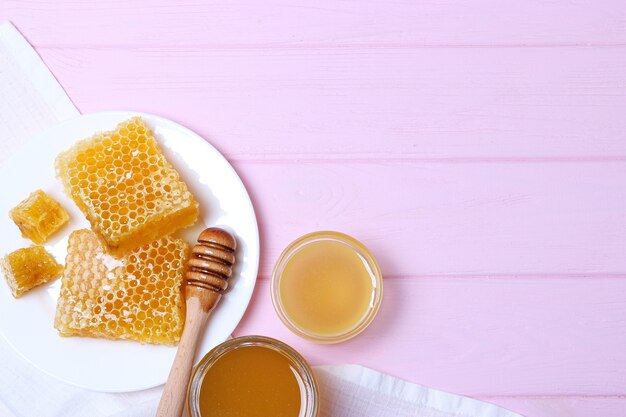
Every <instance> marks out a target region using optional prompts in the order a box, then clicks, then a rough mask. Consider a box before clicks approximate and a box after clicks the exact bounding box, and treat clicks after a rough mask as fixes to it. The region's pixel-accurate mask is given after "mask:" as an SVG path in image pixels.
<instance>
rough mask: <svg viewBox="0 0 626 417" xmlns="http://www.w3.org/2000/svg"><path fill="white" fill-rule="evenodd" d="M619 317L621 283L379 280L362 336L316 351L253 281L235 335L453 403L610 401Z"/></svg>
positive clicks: (619, 346) (624, 382) (624, 358)
mask: <svg viewBox="0 0 626 417" xmlns="http://www.w3.org/2000/svg"><path fill="white" fill-rule="evenodd" d="M624 317H626V280H624V279H614V278H599V277H596V278H594V279H580V278H556V279H553V280H546V279H541V278H508V279H489V278H456V277H449V278H442V277H439V278H412V279H404V280H395V279H388V280H385V282H384V298H383V303H382V307H381V310H380V311H379V313H378V316H377V317H376V319H375V320H374V322H373V323H372V324H371V325H370V327H369V328H368V329H366V330H365V331H364V332H363V333H362V334H360V335H359V336H357V337H356V338H355V339H352V340H350V341H348V342H344V343H340V344H337V345H320V344H315V343H312V342H307V341H304V340H302V339H300V338H298V337H297V336H295V335H294V334H292V333H291V332H290V331H289V330H288V329H287V328H286V327H285V326H284V325H283V324H282V323H281V322H280V321H279V319H278V317H277V316H276V314H275V313H274V311H273V307H272V304H271V300H270V294H269V282H268V281H267V280H261V281H259V282H257V288H256V290H255V293H254V295H253V300H252V303H251V305H250V307H249V309H248V311H247V313H246V315H245V316H244V319H243V321H242V322H241V324H240V325H239V327H238V328H237V329H236V331H235V334H236V335H245V334H262V335H268V336H273V337H276V338H278V339H281V340H284V341H285V342H287V343H289V344H290V345H292V346H293V347H295V348H296V349H297V350H298V351H300V352H301V353H302V354H303V355H304V357H305V358H306V359H307V360H309V361H310V362H311V363H312V364H314V365H316V364H328V363H332V364H340V363H357V364H361V365H364V366H368V367H370V368H373V369H377V370H379V371H383V372H387V373H389V374H391V375H395V376H398V377H401V378H404V379H407V380H409V381H412V382H415V383H419V384H423V385H426V386H430V387H433V388H437V389H442V390H446V391H451V392H455V393H459V394H463V395H470V396H479V397H481V396H484V397H489V396H510V395H515V396H519V395H541V396H546V395H547V396H553V395H586V396H589V395H591V396H593V395H616V396H617V395H623V393H624V392H626V377H625V376H624V373H623V372H621V370H623V369H626V368H625V367H626V321H625V320H624ZM499 403H500V402H499ZM501 403H502V405H507V404H513V403H514V402H511V403H509V402H508V401H503V402H501ZM511 408H512V409H514V407H512V406H511ZM520 410H522V408H520ZM526 410H530V408H523V411H526ZM529 415H532V414H529ZM589 415H593V414H589ZM596 415H602V414H596Z"/></svg>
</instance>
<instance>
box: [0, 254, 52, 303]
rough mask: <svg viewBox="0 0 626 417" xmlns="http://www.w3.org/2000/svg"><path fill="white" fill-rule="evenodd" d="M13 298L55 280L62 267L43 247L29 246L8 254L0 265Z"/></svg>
mask: <svg viewBox="0 0 626 417" xmlns="http://www.w3.org/2000/svg"><path fill="white" fill-rule="evenodd" d="M0 265H1V266H2V272H3V273H4V277H5V278H6V280H7V284H9V288H11V293H12V294H13V296H14V297H15V298H18V297H20V296H21V295H22V294H24V293H25V292H26V291H28V290H30V289H32V288H34V287H36V286H38V285H41V284H44V283H46V282H49V281H52V280H54V279H57V278H58V277H59V276H61V273H62V272H63V267H62V266H61V265H59V264H58V263H57V261H56V260H55V259H54V257H53V256H52V255H50V254H49V253H48V252H47V251H46V249H45V248H44V247H43V246H31V247H29V248H22V249H18V250H16V251H15V252H11V253H9V254H8V255H7V256H5V257H4V258H3V259H2V262H1V263H0Z"/></svg>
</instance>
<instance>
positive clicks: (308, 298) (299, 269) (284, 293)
mask: <svg viewBox="0 0 626 417" xmlns="http://www.w3.org/2000/svg"><path fill="white" fill-rule="evenodd" d="M373 280H374V278H373V276H372V275H371V272H370V270H369V269H368V268H367V267H366V262H365V260H364V259H363V258H361V256H360V255H359V254H358V253H356V252H355V251H354V250H353V249H352V248H351V247H350V246H348V245H346V244H344V243H341V242H337V241H329V240H323V241H314V242H311V243H309V244H307V245H305V246H303V247H302V248H300V249H299V250H298V251H297V252H295V253H294V254H293V255H292V256H291V258H290V259H289V260H288V261H287V263H286V265H285V268H284V270H283V273H282V276H281V280H280V288H279V290H280V296H281V299H282V303H283V308H284V311H285V314H286V315H287V316H288V317H289V319H290V320H291V321H292V322H293V323H294V324H295V325H296V326H298V327H300V328H301V329H302V330H304V331H306V332H307V333H311V334H314V335H320V336H332V335H338V334H342V333H345V332H347V331H349V330H351V329H352V328H354V327H355V326H356V325H357V324H358V323H359V322H360V321H361V320H362V319H363V317H364V315H365V314H366V313H367V311H368V309H369V308H370V303H371V300H372V294H373V291H374V284H373Z"/></svg>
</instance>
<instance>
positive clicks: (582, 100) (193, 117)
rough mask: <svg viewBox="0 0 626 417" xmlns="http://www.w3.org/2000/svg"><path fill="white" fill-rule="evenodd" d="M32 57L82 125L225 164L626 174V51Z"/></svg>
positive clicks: (89, 52) (81, 52)
mask: <svg viewBox="0 0 626 417" xmlns="http://www.w3.org/2000/svg"><path fill="white" fill-rule="evenodd" d="M40 52H41V54H42V56H43V58H44V61H45V62H46V63H47V64H48V65H49V66H50V68H51V69H52V72H53V73H54V74H55V75H56V77H57V78H58V79H59V81H60V82H61V84H62V85H63V86H64V87H65V88H66V90H67V92H68V93H69V95H70V97H72V99H73V101H74V102H75V103H76V105H77V106H78V107H79V108H80V109H81V111H83V112H86V113H89V112H94V111H100V110H110V109H120V108H123V109H137V110H143V111H148V112H152V113H156V114H162V115H166V116H167V117H169V118H173V119H175V120H178V121H180V122H182V123H184V124H185V125H187V126H188V127H190V128H192V129H194V130H196V131H197V132H199V133H200V134H202V135H203V136H204V137H206V138H208V139H209V140H210V141H211V142H212V143H214V144H215V145H217V146H218V147H219V148H220V149H221V150H222V151H224V152H225V153H226V155H227V156H228V157H229V158H231V159H293V158H305V159H310V158H314V159H346V158H349V159H378V158H381V157H382V158H386V159H411V160H441V161H447V160H452V161H462V162H463V161H485V160H487V161H489V160H491V159H493V158H497V159H506V160H519V159H520V158H521V159H522V160H529V159H530V160H545V159H553V160H567V161H570V160H581V159H582V160H597V159H608V160H626V118H624V117H622V109H624V108H626V83H625V82H624V80H625V75H624V74H626V54H625V53H624V48H617V47H616V48H601V49H585V48H579V49H571V48H569V49H553V48H543V49H542V48H535V49H523V48H522V49H515V48H513V49H511V48H505V49H493V48H484V49H480V48H479V49H475V48H470V49H468V48H457V49H454V48H448V49H418V50H413V49H401V50H398V49H379V50H375V51H374V50H372V49H360V48H359V49H339V50H324V49H314V50H313V49H306V50H298V49H296V50H281V51H275V50H258V49H250V50H206V49H196V48H181V49H177V50H173V49H160V48H156V49H139V50H116V49H106V50H102V49H42V50H40ZM181 69H184V71H182V70H181ZM99 86H105V88H100V87H99Z"/></svg>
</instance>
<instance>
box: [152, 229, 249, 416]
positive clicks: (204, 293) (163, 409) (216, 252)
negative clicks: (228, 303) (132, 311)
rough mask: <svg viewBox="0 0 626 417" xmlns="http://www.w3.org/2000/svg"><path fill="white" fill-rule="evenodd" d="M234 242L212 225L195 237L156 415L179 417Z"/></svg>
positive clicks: (224, 282)
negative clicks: (182, 313)
mask: <svg viewBox="0 0 626 417" xmlns="http://www.w3.org/2000/svg"><path fill="white" fill-rule="evenodd" d="M236 248H237V242H236V241H235V239H234V238H233V237H232V236H231V234H230V233H228V232H226V231H224V230H222V229H218V228H216V227H212V228H209V229H206V230H204V231H203V232H202V233H200V236H198V245H196V246H194V247H193V249H192V250H191V257H190V259H189V261H188V262H187V265H188V270H187V273H186V274H185V280H186V282H187V285H186V286H185V299H186V305H187V314H186V317H185V327H184V329H183V335H182V337H181V339H180V343H179V344H178V350H177V351H176V358H174V364H173V365H172V369H171V370H170V375H169V377H168V378H167V383H166V384H165V388H164V390H163V395H162V396H161V401H160V402H159V408H158V409H157V414H156V415H157V417H180V415H181V414H182V412H183V408H184V405H185V397H186V393H187V384H188V382H189V378H190V376H191V368H192V366H193V360H194V357H195V354H196V344H197V342H198V336H199V335H200V333H201V332H202V329H203V328H204V325H205V324H206V321H207V318H208V317H209V314H210V313H211V311H212V310H213V309H214V308H215V305H216V304H217V302H218V301H219V300H220V298H221V297H222V293H223V292H224V290H225V289H226V288H227V287H228V281H227V280H228V278H230V276H231V274H232V266H233V263H234V262H235V249H236Z"/></svg>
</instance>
